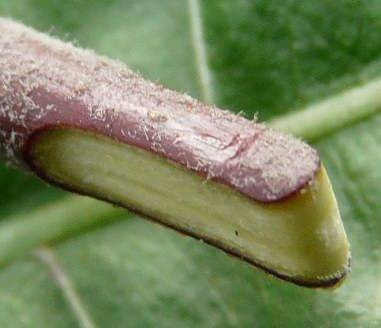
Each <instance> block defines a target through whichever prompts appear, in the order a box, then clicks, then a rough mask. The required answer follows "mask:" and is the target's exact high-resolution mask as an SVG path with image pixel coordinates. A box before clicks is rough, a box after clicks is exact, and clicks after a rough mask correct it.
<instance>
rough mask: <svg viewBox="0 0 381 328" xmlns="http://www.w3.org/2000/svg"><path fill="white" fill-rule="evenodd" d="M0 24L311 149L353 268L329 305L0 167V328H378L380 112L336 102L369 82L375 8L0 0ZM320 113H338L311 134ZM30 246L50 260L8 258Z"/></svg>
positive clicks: (380, 20)
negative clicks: (57, 42)
mask: <svg viewBox="0 0 381 328" xmlns="http://www.w3.org/2000/svg"><path fill="white" fill-rule="evenodd" d="M0 14H1V15H6V16H12V17H15V18H17V19H20V20H22V21H23V22H25V23H27V24H30V25H32V26H34V27H36V28H38V29H40V30H43V31H48V30H50V31H51V33H52V34H54V35H58V36H60V37H61V38H64V39H67V40H73V39H75V40H77V41H78V43H79V44H80V45H82V46H85V47H89V48H93V49H95V50H96V51H98V52H100V53H103V54H106V55H109V56H111V57H114V58H119V59H121V60H123V61H125V62H126V63H127V64H128V65H129V66H131V67H133V68H135V69H136V70H139V71H140V72H141V73H142V74H144V75H145V76H147V77H149V78H151V79H153V80H155V81H160V82H161V83H163V84H165V85H167V86H169V87H171V88H175V89H177V90H181V91H185V92H187V93H189V94H192V95H193V96H196V97H201V98H203V99H204V100H206V101H209V102H213V103H216V104H218V105H219V106H221V107H225V108H229V109H231V110H234V111H237V112H238V111H241V110H243V111H244V112H245V114H246V115H247V116H248V117H252V116H253V115H254V113H256V112H258V113H259V116H260V118H261V119H264V120H270V119H272V120H273V121H272V122H273V124H275V125H278V126H280V127H283V128H286V129H288V130H289V131H291V132H295V133H299V134H300V135H301V136H305V137H310V138H313V142H314V145H315V146H316V147H317V148H318V149H319V151H320V153H321V155H322V158H323V160H324V163H325V165H326V166H327V169H328V171H329V173H330V175H331V178H332V182H333V186H334V189H335V191H336V193H337V196H338V200H339V204H340V207H341V212H342V216H343V219H344V224H345V226H346V229H347V232H348V237H349V239H350V241H351V247H352V256H353V259H354V263H353V271H352V273H351V274H350V276H349V278H348V279H347V281H346V282H345V283H344V284H343V286H341V287H340V288H339V289H337V290H335V291H316V290H308V289H303V288H300V287H296V286H293V285H290V284H287V283H284V282H282V281H278V280H276V279H274V278H271V277H267V276H265V275H264V274H263V273H262V272H259V271H256V270H253V268H252V267H249V266H248V265H246V264H245V263H241V262H240V261H238V260H236V259H233V258H230V257H228V256H226V255H224V254H223V253H221V252H220V251H218V250H215V249H214V248H211V247H209V246H206V245H204V244H202V243H199V242H196V241H195V240H193V239H190V238H187V237H183V236H180V235H178V234H176V233H175V232H172V231H170V230H168V229H165V228H162V227H159V226H157V225H154V224H152V223H149V222H146V221H143V220H141V219H139V218H135V217H131V215H129V214H125V215H122V218H120V220H117V221H115V219H116V217H119V216H120V212H118V211H117V210H116V209H114V208H111V207H109V208H107V206H106V205H103V204H102V205H101V203H97V202H96V201H90V200H83V199H79V198H78V199H74V198H70V199H71V200H67V199H66V200H65V199H64V198H62V196H63V195H64V194H65V193H63V192H61V191H58V190H56V189H55V188H52V187H47V186H45V185H44V184H42V183H40V182H38V181H36V180H35V179H34V178H32V177H26V176H24V175H22V174H21V173H18V172H16V171H14V170H12V169H9V168H5V167H2V168H1V170H0V183H1V199H0V217H1V222H0V224H1V225H0V244H1V249H2V251H1V252H0V261H3V263H4V262H7V263H8V262H9V264H8V265H6V266H5V265H4V266H3V268H2V270H1V271H0V290H1V292H0V309H1V310H0V325H1V326H6V327H25V326H27V327H41V326H49V327H73V326H75V325H78V326H83V327H92V326H97V327H125V326H128V327H151V326H152V327H177V326H180V327H195V326H196V327H253V326H254V327H299V326H308V327H333V326H334V327H347V326H348V327H353V326H354V327H379V326H380V325H381V312H380V311H379V305H380V303H381V288H380V287H379V277H380V276H381V253H380V252H379V249H380V246H381V238H380V235H381V221H380V220H379V218H380V217H381V202H380V198H379V195H380V192H379V190H380V187H379V186H380V185H381V170H380V169H379V163H380V162H381V146H380V143H381V130H380V128H379V127H380V125H381V115H380V114H378V113H379V111H378V109H380V110H381V104H380V106H379V107H378V106H377V102H376V104H373V103H372V104H373V105H372V106H373V107H372V106H371V107H369V106H368V104H369V103H368V102H367V100H369V95H367V96H366V97H365V98H362V99H364V102H362V103H361V106H359V107H356V108H355V109H354V110H352V111H351V110H347V109H346V107H349V108H350V107H351V105H352V101H353V102H354V101H355V100H356V99H357V98H356V99H354V98H349V100H348V98H345V95H347V94H348V90H350V89H352V88H359V89H357V90H363V89H362V88H366V87H367V86H369V81H371V80H372V79H373V78H376V77H377V76H379V75H380V74H381V56H380V54H381V38H380V37H379V35H380V30H381V2H380V1H377V0H368V1H359V0H356V1H355V0H337V1H329V0H311V1H303V2H302V1H296V0H235V1H229V0H198V1H197V0H189V1H186V0H161V1H157V0H110V1H102V0H96V1H91V2H90V1H85V0H66V1H48V0H13V1H9V0H0ZM377 90H378V89H377ZM377 90H376V91H375V92H376V93H377ZM379 93H381V91H379ZM337 94H338V96H336V95H337ZM374 94H375V93H374V92H373V93H372V94H371V95H370V96H374ZM342 95H344V98H341V97H343V96H342ZM327 97H339V98H331V99H336V100H337V99H338V101H336V102H334V103H332V102H331V103H329V105H330V106H332V111H329V113H328V116H324V119H322V116H321V115H320V112H319V109H321V108H322V103H321V102H320V101H322V100H324V99H325V98H327ZM343 99H344V100H345V99H346V100H347V101H343ZM323 104H324V103H323ZM332 104H334V106H333V105H332ZM306 107H308V109H307V110H306V109H305V108H306ZM304 110H306V111H304ZM359 111H361V113H362V114H361V115H358V114H359ZM307 112H308V113H309V114H308V115H307V121H302V120H301V117H303V115H305V114H303V113H307ZM348 113H349V114H348ZM284 114H287V116H283V115H284ZM347 115H350V117H349V118H348V117H347ZM325 120H328V121H325ZM300 122H303V124H302V123H300ZM306 122H307V123H306ZM325 122H329V123H330V124H329V125H330V128H329V129H327V128H326V123H325ZM332 122H333V123H332ZM285 124H286V125H285ZM300 125H302V126H303V129H301V130H300V129H298V128H299V126H300ZM310 131H313V133H310ZM73 202H74V203H76V204H80V203H81V202H84V203H86V204H87V206H90V207H91V209H92V210H93V211H94V214H92V212H89V209H84V210H83V213H86V214H87V215H86V214H83V215H81V210H76V207H75V206H74V205H73V204H74V203H73ZM91 202H93V203H91ZM81 206H82V205H81ZM81 206H79V207H78V208H79V209H81V208H82V207H81ZM34 207H35V208H36V209H33V208H34ZM66 208H67V209H68V210H72V211H73V212H74V213H79V214H80V215H79V217H76V215H73V216H70V217H67V215H68V212H67V211H66ZM60 209H61V210H60ZM89 213H90V214H89ZM91 217H92V218H93V219H94V224H91V220H89V218H91ZM126 218H129V219H128V220H126ZM76 220H77V221H78V224H76ZM111 221H112V222H111ZM63 222H68V223H67V224H63ZM89 222H90V223H89ZM106 223H108V224H107V225H105V224H106ZM60 226H62V227H63V228H62V230H60V228H58V227H60ZM43 227H46V228H43ZM94 227H97V229H95V230H94V229H90V228H94ZM41 243H49V244H50V246H49V248H48V249H42V250H39V251H38V252H37V253H36V252H34V253H32V255H24V256H23V257H20V256H22V255H23V254H25V253H26V252H27V251H32V250H33V248H34V247H35V246H37V245H39V244H41Z"/></svg>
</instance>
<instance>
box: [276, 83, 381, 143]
mask: <svg viewBox="0 0 381 328" xmlns="http://www.w3.org/2000/svg"><path fill="white" fill-rule="evenodd" d="M380 109H381V79H376V80H373V81H371V82H368V83H366V84H364V85H362V86H358V87H355V88H352V89H349V90H347V91H345V92H343V93H340V94H338V95H335V96H333V97H331V98H328V99H326V100H323V101H321V102H318V103H316V104H314V105H311V106H309V107H307V108H305V109H304V110H300V111H295V112H292V113H290V114H288V115H284V116H281V117H279V118H275V119H273V120H272V121H270V122H269V125H270V126H272V127H273V128H275V129H278V130H281V131H284V132H288V133H290V134H293V135H295V136H298V137H301V138H303V139H306V140H309V141H315V140H317V139H320V138H322V137H324V136H326V135H328V134H331V133H334V132H335V131H337V130H339V129H341V128H344V127H346V126H349V125H351V124H354V123H356V122H358V121H360V120H363V119H366V118H367V117H369V116H370V115H372V114H374V113H376V112H378V111H379V110H380Z"/></svg>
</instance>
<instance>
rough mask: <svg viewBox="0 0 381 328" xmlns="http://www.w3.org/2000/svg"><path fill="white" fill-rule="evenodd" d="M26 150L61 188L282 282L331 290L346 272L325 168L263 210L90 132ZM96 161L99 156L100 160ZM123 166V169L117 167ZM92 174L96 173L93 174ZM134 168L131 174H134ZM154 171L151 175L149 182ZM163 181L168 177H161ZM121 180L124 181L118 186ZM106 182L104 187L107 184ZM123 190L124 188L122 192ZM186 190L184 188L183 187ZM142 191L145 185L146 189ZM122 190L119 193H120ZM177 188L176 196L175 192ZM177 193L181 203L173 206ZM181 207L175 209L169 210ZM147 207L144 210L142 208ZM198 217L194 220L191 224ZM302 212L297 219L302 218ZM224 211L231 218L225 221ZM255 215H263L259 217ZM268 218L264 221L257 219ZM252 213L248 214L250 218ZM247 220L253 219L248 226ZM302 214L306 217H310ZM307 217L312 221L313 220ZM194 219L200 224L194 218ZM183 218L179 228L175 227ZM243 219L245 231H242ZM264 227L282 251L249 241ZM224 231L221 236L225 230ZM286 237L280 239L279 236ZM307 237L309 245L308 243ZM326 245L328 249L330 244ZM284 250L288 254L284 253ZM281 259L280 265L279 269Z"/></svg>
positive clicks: (42, 138)
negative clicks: (216, 250)
mask: <svg viewBox="0 0 381 328" xmlns="http://www.w3.org/2000/svg"><path fill="white" fill-rule="evenodd" d="M27 145H28V147H26V150H25V152H24V157H25V159H26V162H27V164H28V165H29V166H30V167H31V168H32V169H33V170H34V171H35V172H36V173H37V174H38V175H39V176H40V177H41V178H43V179H45V180H48V181H50V182H51V183H53V184H56V185H59V186H61V187H63V188H65V189H67V190H70V191H74V192H76V193H80V194H84V195H90V196H92V197H95V198H98V199H100V200H106V201H108V202H111V203H114V204H116V205H119V206H122V207H125V208H128V209H129V210H131V211H133V212H136V213H138V214H140V215H142V216H144V217H146V218H148V219H150V220H152V221H155V222H158V223H161V224H163V225H165V226H167V227H170V228H172V229H175V230H177V231H179V232H181V233H184V234H186V235H189V236H192V237H194V238H197V239H201V240H203V241H205V242H206V243H208V244H210V245H212V246H215V247H218V248H220V249H221V250H223V251H225V252H226V253H228V254H230V255H233V256H235V257H238V258H240V259H242V260H244V261H246V262H248V263H250V264H252V265H254V266H256V267H258V268H260V269H262V270H264V271H266V272H268V273H270V274H272V275H274V276H277V277H278V278H281V279H283V280H286V281H289V282H292V283H294V284H297V285H301V286H305V287H322V288H327V287H335V286H338V285H339V284H340V283H341V282H342V281H343V278H344V277H345V276H346V274H347V273H348V271H349V269H350V253H349V244H348V241H347V237H346V234H345V231H344V228H343V225H342V221H341V218H340V214H339V211H338V208H337V202H336V199H335V196H334V193H333V190H332V187H331V184H330V181H329V178H328V176H327V174H326V171H325V168H324V167H323V166H321V169H320V171H319V172H318V174H317V176H316V178H315V181H314V182H313V183H310V184H309V185H308V186H306V187H305V188H303V189H302V190H300V191H298V192H296V193H295V194H294V195H293V196H291V197H289V198H287V199H284V200H282V201H279V202H275V203H270V204H266V203H260V202H258V201H253V200H252V199H249V198H248V197H247V196H245V195H242V194H241V193H239V192H237V191H236V190H234V189H233V188H231V187H228V186H226V185H223V184H221V183H218V182H214V181H210V180H208V181H207V183H205V178H204V177H202V176H200V175H199V174H197V173H196V172H194V171H191V170H188V169H186V168H184V167H182V166H180V165H178V164H176V163H173V162H172V161H169V160H167V159H165V158H163V157H161V156H159V155H155V154H153V153H151V152H149V151H146V150H143V149H139V148H137V147H134V146H131V145H127V144H122V143H119V142H117V141H115V140H113V139H111V138H108V137H105V136H102V135H96V134H94V133H92V132H87V131H82V130H78V129H69V128H51V129H49V130H45V131H41V132H39V133H36V134H35V135H34V136H33V138H31V139H30V142H29V143H28V144H27ZM73 145H74V147H73ZM121 150H122V151H121ZM99 155H101V156H100V158H99ZM116 155H117V156H121V157H120V158H119V160H116V158H118V157H117V156H116ZM92 156H93V158H92ZM123 157H124V159H125V160H126V159H128V160H127V161H124V165H121V164H120V160H121V159H122V158H123ZM91 158H92V160H91ZM105 158H107V159H108V166H107V167H105V166H104V164H105V162H106V160H105ZM46 159H47V160H46ZM67 159H69V161H67ZM144 161H146V165H148V167H149V170H148V171H144V165H142V163H143V162H144ZM65 165H66V167H65ZM128 165H130V166H131V165H132V167H130V169H128ZM155 166H156V168H155ZM118 167H119V169H118ZM121 167H123V170H121V169H120V168H121ZM73 168H75V169H73ZM131 168H133V169H131ZM94 169H95V171H92V170H94ZM142 169H143V172H140V173H137V172H136V171H139V170H140V171H142ZM134 170H135V172H133V171H134ZM159 170H162V171H164V172H165V171H167V173H170V174H162V173H163V172H160V173H159ZM153 172H155V173H153ZM152 173H153V174H157V176H156V177H149V175H150V174H151V175H152ZM123 174H124V176H123ZM129 175H130V176H129ZM179 175H180V176H181V178H180V179H179ZM163 176H164V177H165V176H166V178H165V179H162V178H163ZM137 177H138V178H137ZM123 178H124V179H125V181H124V182H123V185H122V184H121V181H122V179H123ZM153 178H154V179H153ZM126 179H127V180H126ZM144 179H145V180H146V181H148V185H146V186H144V181H142V180H144ZM160 179H162V181H160ZM184 179H185V180H184ZM150 181H151V182H152V181H154V183H153V184H152V183H151V184H149V182H150ZM110 182H111V183H110ZM131 182H132V183H131ZM176 182H177V184H178V185H177V188H176V187H174V185H171V183H175V185H176ZM185 182H186V183H185ZM109 183H110V185H108V184H109ZM127 185H128V187H130V190H126V189H125V188H126V186H127ZM166 185H167V186H166ZM196 185H197V187H198V189H199V191H198V189H197V188H195V189H194V191H193V193H192V192H191V194H190V195H191V196H193V197H194V199H191V201H196V202H195V203H194V204H193V206H192V204H191V203H192V202H191V201H189V200H190V198H188V197H186V196H187V193H189V190H191V189H192V188H190V186H193V187H195V186H196ZM184 186H186V187H185V188H184ZM128 187H127V189H128ZM144 187H148V189H147V188H144ZM179 187H180V188H179ZM158 188H159V189H161V190H158ZM144 189H147V190H144ZM181 189H182V190H181ZM121 190H124V191H123V192H122V193H120V191H121ZM131 190H134V191H131ZM180 190H181V191H182V192H179V191H180ZM200 191H202V192H200ZM139 192H140V193H141V192H143V193H144V192H146V193H151V195H150V197H148V198H151V199H149V200H147V195H143V194H141V195H140V196H141V199H140V204H139V200H137V199H131V198H134V197H135V198H136V196H137V195H138V194H139ZM118 193H119V194H118ZM163 193H166V195H165V196H164V199H162V200H160V199H159V198H160V197H162V194H163ZM171 193H172V195H171ZM179 195H180V199H177V200H176V197H178V196H179ZM188 196H189V195H188ZM201 196H202V197H201ZM129 197H130V198H129ZM144 197H145V198H146V199H144ZM205 197H206V198H207V200H205ZM213 197H214V198H215V199H214V200H217V203H218V201H219V203H218V204H217V205H216V206H210V204H213V203H214V204H216V202H211V201H210V198H213ZM138 198H139V197H138ZM184 199H186V200H188V203H184V202H183V201H184ZM208 199H209V200H208ZM179 201H180V206H179V205H178V204H174V203H176V202H177V203H179ZM197 202H198V203H197ZM232 202H235V206H231V205H233V203H232ZM147 204H149V205H148V206H147ZM155 204H156V208H155ZM160 204H166V205H164V206H163V207H164V211H169V212H171V211H172V212H171V213H163V208H162V209H160V208H157V205H160ZM319 204H320V206H319ZM195 205H196V206H195ZM301 205H303V206H301ZM176 206H178V208H176ZM248 207H249V208H250V209H251V211H250V212H251V213H250V215H247V212H248V211H247V209H248ZM203 209H204V212H203ZM221 209H222V210H221ZM245 209H246V210H245ZM176 211H177V213H176ZM192 211H193V212H192ZM197 211H198V212H199V214H198V216H199V217H198V218H197V219H195V217H197ZM213 211H214V212H215V213H214V214H213V213H212V214H211V213H210V212H213ZM240 211H241V213H240ZM303 211H304V213H303V215H300V213H301V212H303ZM229 212H230V213H231V216H229ZM261 212H262V214H260V213H261ZM323 212H324V215H321V217H320V219H319V220H317V218H316V216H317V215H318V214H322V213H323ZM187 213H193V214H191V215H190V216H192V215H193V217H192V218H190V219H189V218H188V219H186V220H184V218H183V217H182V216H184V215H185V217H186V216H187V215H188V214H187ZM238 213H240V214H242V215H241V216H239V219H238V220H231V217H237V214H238ZM266 213H267V218H265V219H264V220H263V217H265V216H266V215H264V214H266ZM298 213H299V214H298ZM221 215H222V216H221ZM245 215H246V216H247V218H246V221H245V218H244V219H242V217H244V216H245ZM251 215H253V216H252V217H251ZM249 216H250V217H251V221H247V219H248V217H249ZM256 216H257V217H256ZM303 216H307V217H309V219H308V218H305V217H303ZM311 216H313V217H314V218H313V219H311ZM200 217H201V218H204V220H200ZM205 217H207V218H208V220H209V221H208V222H205V221H206V220H205ZM223 217H224V218H223ZM229 218H230V219H229ZM274 219H275V221H277V222H276V224H275V223H274V222H273V221H274ZM182 220H183V222H181V221H182ZM187 220H188V221H187ZM213 220H214V221H215V222H214V223H213ZM298 220H299V221H300V220H301V222H298ZM244 221H245V224H248V226H245V224H244V225H242V223H243V222H244ZM253 221H254V222H253ZM255 221H257V222H255ZM261 221H262V222H261ZM211 222H212V224H211ZM306 222H307V223H306ZM266 223H267V229H270V230H268V231H267V234H268V235H267V238H269V237H273V236H274V235H276V232H277V230H278V232H279V231H280V232H281V233H280V237H279V236H278V237H276V238H275V239H277V238H278V239H283V241H282V243H283V245H278V246H276V243H271V242H270V243H268V244H267V245H258V241H257V245H255V242H254V243H253V236H254V238H255V236H256V235H257V238H258V237H260V235H261V231H260V230H261V227H260V224H262V225H264V226H265V227H266ZM208 224H209V226H208ZM232 224H233V225H232ZM225 225H226V226H225ZM250 225H252V226H250ZM320 225H321V226H320ZM279 226H280V227H279ZM224 229H225V230H226V231H223V230H224ZM282 229H283V230H282ZM330 229H332V230H330ZM285 231H286V233H284V232H285ZM262 232H266V231H262ZM237 234H238V236H237ZM250 234H252V235H250ZM308 234H309V235H308ZM308 236H310V238H312V239H313V240H312V241H311V240H310V239H309V238H307V237H308ZM262 237H263V236H262ZM295 237H296V238H299V239H298V240H297V242H295V240H294V241H293V242H292V239H293V238H295ZM273 239H274V238H273ZM270 241H271V238H270ZM272 241H273V242H274V241H276V240H272ZM278 243H279V240H278ZM327 243H328V244H330V245H329V246H328V245H327ZM250 246H251V247H250ZM263 246H265V248H263ZM290 247H291V253H290ZM292 247H294V250H292ZM266 248H267V249H268V248H273V249H274V250H273V253H272V254H271V252H270V253H268V254H267V255H266V256H264V255H263V254H262V256H258V255H256V256H255V255H254V254H255V253H261V249H262V250H263V249H266ZM308 249H310V251H308ZM311 251H312V252H311ZM287 252H289V254H283V253H287ZM292 252H294V253H292ZM282 254H283V255H284V256H283V257H282ZM285 255H287V256H285ZM266 257H267V259H266ZM271 257H278V263H275V262H274V258H272V259H271V260H270V261H269V258H271ZM292 257H294V264H292V265H290V263H288V264H287V265H286V264H285V263H286V262H290V259H291V258H292ZM298 257H299V259H298ZM271 261H272V262H273V263H271ZM281 261H283V264H282V263H280V262H281ZM295 261H296V262H297V261H301V262H304V264H303V265H304V266H306V265H307V266H308V265H309V266H323V267H324V265H325V266H326V268H325V269H324V270H322V269H321V268H320V269H319V270H318V271H316V270H315V272H312V271H310V272H308V273H306V268H304V269H301V270H294V269H290V268H295V267H296V266H295V263H296V262H295ZM307 262H308V263H307ZM323 262H329V263H330V264H329V263H328V264H327V263H325V264H324V263H323ZM299 264H302V263H299ZM315 269H316V268H315ZM297 271H299V272H297Z"/></svg>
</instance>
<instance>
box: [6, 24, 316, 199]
mask: <svg viewBox="0 0 381 328" xmlns="http://www.w3.org/2000/svg"><path fill="white" fill-rule="evenodd" d="M53 127H71V128H77V129H82V130H86V131H92V132H94V133H97V134H101V135H104V136H107V137H111V138H112V139H114V140H116V141H119V142H121V143H126V144H129V145H133V146H137V147H139V148H142V149H145V150H148V151H151V152H153V153H155V154H158V155H160V156H163V157H165V158H166V159H168V160H171V161H173V162H175V163H177V164H180V165H182V166H184V167H186V168H187V169H189V170H193V171H196V172H197V173H199V174H200V175H202V176H204V177H206V178H207V179H212V180H214V181H217V182H220V183H223V184H226V185H228V186H230V187H232V188H234V189H235V190H237V191H239V192H240V193H242V194H244V195H246V196H248V197H249V198H251V199H254V200H257V201H261V202H274V201H279V200H281V199H284V198H286V197H288V196H290V195H292V194H295V193H296V192H297V191H299V190H301V189H302V188H303V187H305V186H306V185H308V184H309V183H310V182H311V181H313V179H314V177H315V175H316V173H317V172H318V171H319V168H320V160H319V157H318V154H317V152H316V151H315V150H314V149H312V148H311V147H309V146H308V145H306V144H305V143H303V142H302V141H300V140H298V139H295V138H293V137H290V136H286V135H283V134H281V133H278V132H276V131H273V130H271V129H269V128H267V127H265V126H264V125H263V124H258V123H255V122H252V121H249V120H247V119H245V118H243V117H240V116H236V115H233V114H231V113H229V112H228V111H223V110H220V109H217V108H215V107H212V106H208V105H205V104H203V103H201V102H199V101H197V100H194V99H192V98H191V97H189V96H188V95H185V94H181V93H178V92H174V91H171V90H168V89H165V88H164V87H162V86H160V85H156V84H154V83H152V82H150V81H148V80H145V79H144V78H142V77H141V76H139V75H137V74H136V73H134V72H132V71H131V70H129V69H128V68H127V67H126V66H125V65H123V64H121V63H119V62H117V61H111V60H109V59H106V58H103V57H100V56H97V55H95V54H94V53H92V52H91V51H88V50H82V49H78V48H76V47H74V46H72V45H71V44H68V43H63V42H61V41H58V40H56V39H54V38H52V37H49V36H47V35H44V34H41V33H38V32H36V31H33V30H32V29H29V28H27V27H25V26H23V25H21V24H19V23H16V22H13V21H11V20H8V19H1V18H0V148H1V153H2V154H3V156H5V158H6V159H7V160H8V161H10V162H13V163H16V164H18V165H23V166H26V167H29V164H28V162H27V161H26V160H25V159H26V158H27V152H28V145H29V141H30V140H31V137H32V136H33V135H35V134H37V133H38V132H39V131H42V130H47V129H50V128H53Z"/></svg>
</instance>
